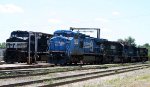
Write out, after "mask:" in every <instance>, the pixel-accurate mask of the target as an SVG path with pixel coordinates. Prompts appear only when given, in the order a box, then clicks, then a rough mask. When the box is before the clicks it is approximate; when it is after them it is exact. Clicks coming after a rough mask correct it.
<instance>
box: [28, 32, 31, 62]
mask: <svg viewBox="0 0 150 87" xmlns="http://www.w3.org/2000/svg"><path fill="white" fill-rule="evenodd" d="M30 43H31V32H29V44H28V45H29V48H28V64H31V57H30V53H31V52H30V48H31V47H30V45H31V44H30Z"/></svg>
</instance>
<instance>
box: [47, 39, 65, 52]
mask: <svg viewBox="0 0 150 87" xmlns="http://www.w3.org/2000/svg"><path fill="white" fill-rule="evenodd" d="M49 43H50V46H49V51H53V52H54V51H60V52H61V51H65V50H66V39H65V38H63V37H54V38H51V39H50V42H49Z"/></svg>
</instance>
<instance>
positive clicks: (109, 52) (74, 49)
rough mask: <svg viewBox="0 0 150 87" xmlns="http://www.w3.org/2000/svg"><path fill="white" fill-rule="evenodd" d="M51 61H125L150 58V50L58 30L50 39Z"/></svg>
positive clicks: (56, 62) (57, 62)
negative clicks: (149, 54) (149, 56)
mask: <svg viewBox="0 0 150 87" xmlns="http://www.w3.org/2000/svg"><path fill="white" fill-rule="evenodd" d="M48 51H49V61H48V62H49V63H53V64H61V65H64V64H67V63H69V64H72V63H75V64H77V63H90V64H93V63H94V64H100V63H114V62H115V63H124V62H140V61H147V60H148V50H147V49H146V48H137V47H135V46H133V45H126V44H122V43H119V42H115V41H108V40H107V39H101V38H94V37H90V36H88V35H85V34H82V33H79V32H74V31H71V30H57V31H55V32H54V36H53V37H52V38H51V39H50V40H49V49H48Z"/></svg>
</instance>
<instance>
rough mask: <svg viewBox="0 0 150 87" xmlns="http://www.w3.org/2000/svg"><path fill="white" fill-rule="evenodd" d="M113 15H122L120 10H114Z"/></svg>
mask: <svg viewBox="0 0 150 87" xmlns="http://www.w3.org/2000/svg"><path fill="white" fill-rule="evenodd" d="M112 15H114V16H118V15H120V12H118V11H114V12H112Z"/></svg>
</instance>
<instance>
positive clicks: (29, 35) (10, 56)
mask: <svg viewBox="0 0 150 87" xmlns="http://www.w3.org/2000/svg"><path fill="white" fill-rule="evenodd" d="M51 37H52V35H51V34H46V33H41V32H32V31H30V32H29V31H13V32H11V35H10V38H9V39H7V40H6V53H5V57H4V61H5V62H6V63H14V62H28V61H27V60H28V55H30V56H31V61H35V60H34V57H35V56H36V61H47V59H48V58H46V54H47V48H48V45H47V41H48V39H49V38H51Z"/></svg>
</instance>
